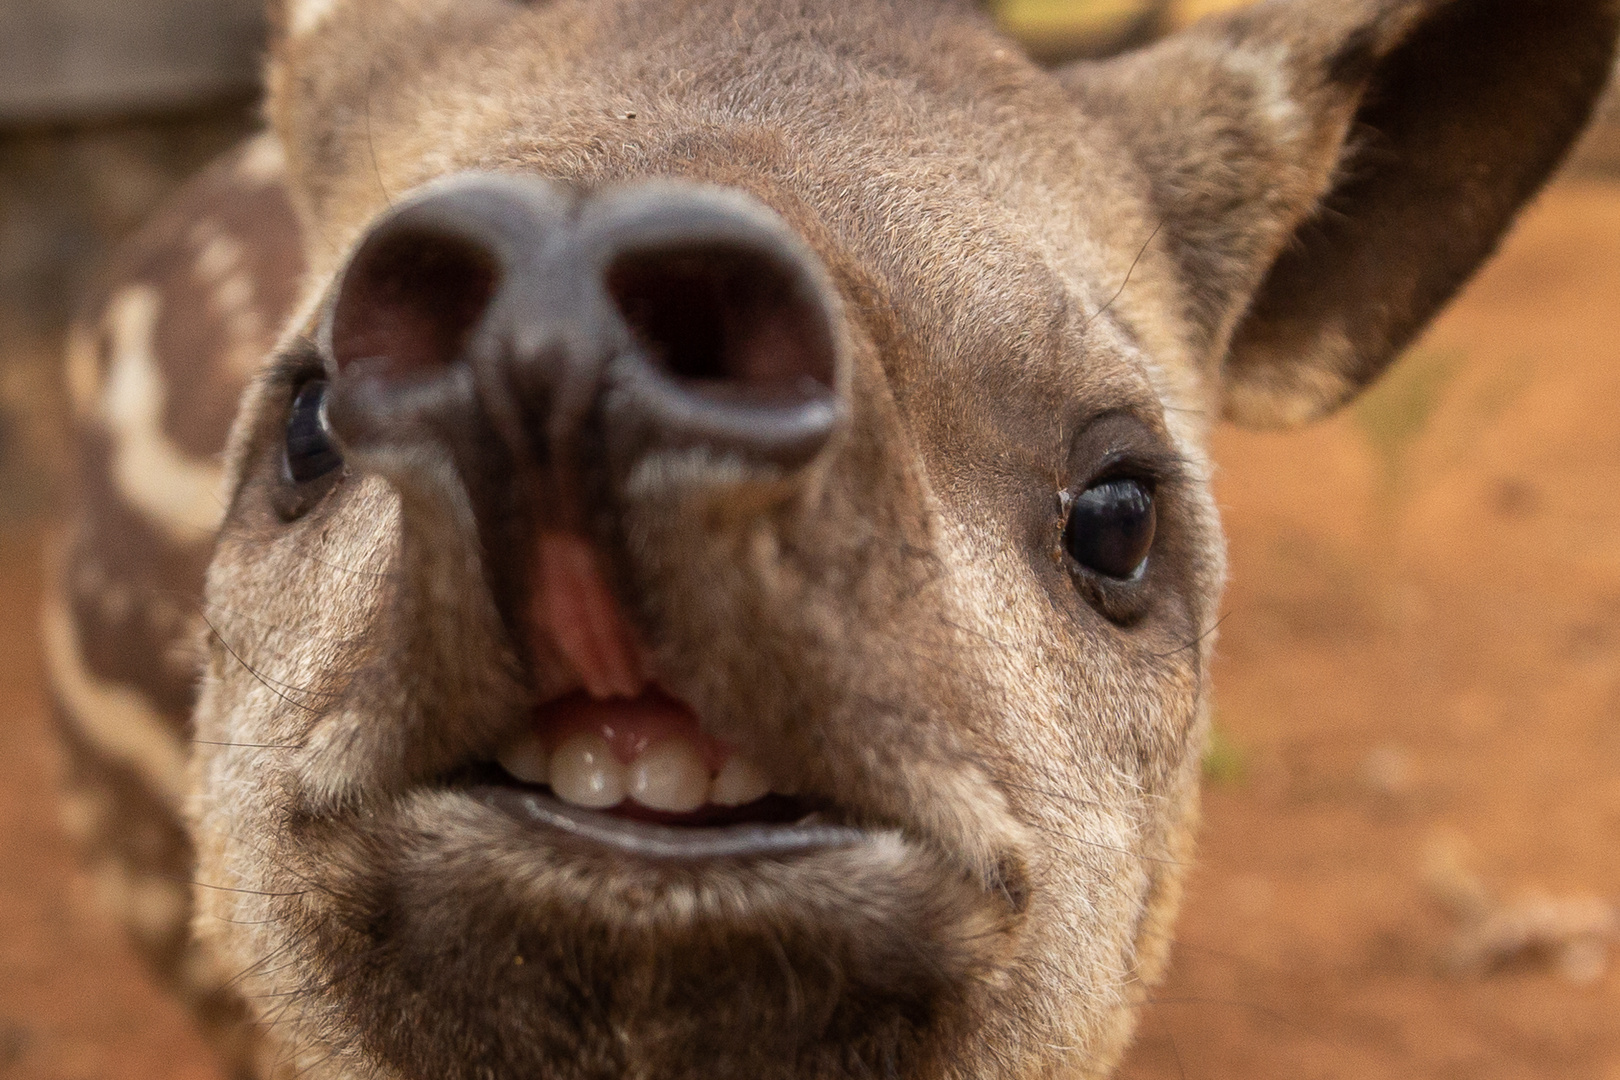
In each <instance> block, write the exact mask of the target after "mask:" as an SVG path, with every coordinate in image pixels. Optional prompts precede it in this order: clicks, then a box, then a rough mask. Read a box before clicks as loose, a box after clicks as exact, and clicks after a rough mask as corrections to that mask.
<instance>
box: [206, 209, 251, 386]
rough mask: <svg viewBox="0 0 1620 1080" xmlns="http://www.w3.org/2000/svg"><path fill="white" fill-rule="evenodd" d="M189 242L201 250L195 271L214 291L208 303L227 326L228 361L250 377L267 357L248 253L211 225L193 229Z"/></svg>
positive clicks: (240, 372)
mask: <svg viewBox="0 0 1620 1080" xmlns="http://www.w3.org/2000/svg"><path fill="white" fill-rule="evenodd" d="M190 241H191V243H192V244H194V245H196V246H197V247H199V248H201V249H202V250H201V251H199V252H198V254H197V261H196V262H195V263H194V264H193V267H192V269H193V271H194V272H195V274H196V276H197V278H198V280H200V281H201V282H202V283H203V284H204V285H205V286H209V287H211V288H212V292H211V293H210V296H209V300H210V302H211V303H212V305H213V308H214V311H215V313H216V314H218V315H219V317H220V319H221V320H222V321H223V322H224V324H225V337H226V340H227V341H228V342H230V345H229V347H228V350H227V361H226V362H227V364H228V365H229V366H230V368H231V369H232V370H234V371H235V372H236V373H237V374H238V375H239V376H240V377H242V378H244V379H247V378H251V377H252V376H253V375H254V373H255V372H257V371H258V369H259V363H260V361H261V360H263V358H264V351H265V345H264V337H265V334H264V317H263V316H262V315H261V314H260V312H259V309H258V291H257V289H256V288H255V287H254V283H253V278H252V277H251V276H250V275H249V273H248V271H247V270H246V269H244V268H243V266H242V263H243V258H244V256H246V254H247V250H246V249H245V248H244V247H243V246H242V243H241V241H239V240H237V239H235V238H234V237H232V236H230V235H228V234H227V233H226V232H225V231H224V230H223V229H221V228H220V227H219V226H218V225H217V224H214V223H212V222H210V223H204V224H199V225H198V226H196V227H195V228H193V229H192V231H191V236H190Z"/></svg>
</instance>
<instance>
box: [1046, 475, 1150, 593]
mask: <svg viewBox="0 0 1620 1080" xmlns="http://www.w3.org/2000/svg"><path fill="white" fill-rule="evenodd" d="M1155 524H1156V515H1155V513H1154V509H1153V492H1152V491H1150V490H1148V487H1147V485H1145V484H1143V483H1142V482H1141V481H1139V480H1128V479H1117V480H1104V481H1103V482H1101V483H1099V484H1093V485H1092V486H1091V487H1089V488H1087V489H1086V490H1084V491H1082V492H1081V493H1080V494H1079V495H1077V496H1075V498H1074V502H1073V503H1071V504H1070V506H1069V520H1068V522H1067V523H1065V525H1064V526H1063V546H1064V548H1065V549H1066V550H1067V551H1068V553H1069V555H1070V556H1071V557H1072V558H1073V559H1074V561H1075V562H1077V563H1079V564H1080V565H1081V566H1084V567H1085V568H1086V569H1088V570H1093V571H1095V572H1096V573H1099V574H1102V575H1103V576H1104V577H1111V578H1119V579H1122V580H1123V579H1128V578H1133V577H1135V576H1137V574H1139V573H1140V572H1141V570H1142V568H1143V566H1145V565H1146V563H1147V557H1148V549H1149V548H1151V547H1152V546H1153V529H1154V526H1155Z"/></svg>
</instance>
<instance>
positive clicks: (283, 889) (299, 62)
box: [45, 0, 1620, 1080]
mask: <svg viewBox="0 0 1620 1080" xmlns="http://www.w3.org/2000/svg"><path fill="white" fill-rule="evenodd" d="M273 14H274V23H275V34H274V43H273V47H272V55H271V60H270V67H269V71H270V88H271V89H270V99H269V105H268V115H269V117H270V120H271V124H272V129H273V130H272V131H271V132H270V133H269V134H266V135H264V136H261V137H260V138H259V139H257V140H255V141H254V142H252V143H250V144H249V145H248V146H246V147H245V148H243V149H242V150H241V151H239V152H238V153H237V154H236V155H234V156H233V157H232V158H231V159H229V160H227V161H225V162H222V163H221V164H219V165H217V166H215V167H214V168H213V169H212V170H210V172H208V173H207V174H205V175H204V176H203V177H201V178H199V179H198V180H197V181H196V182H194V183H193V185H192V186H191V187H190V188H189V189H188V191H187V192H186V193H185V194H184V195H183V196H182V197H181V199H180V201H179V202H178V203H177V204H176V205H175V206H174V207H173V208H171V209H170V210H168V211H167V212H166V213H165V214H164V215H162V216H160V217H159V219H158V220H156V221H155V222H154V223H153V224H152V226H151V227H150V228H149V229H148V230H147V231H146V232H145V233H144V234H143V235H142V236H141V237H139V238H137V240H136V241H135V242H134V243H133V244H132V245H131V246H130V247H129V249H128V250H127V251H126V252H125V253H124V255H123V256H122V257H121V260H120V262H119V263H118V264H117V266H115V268H114V270H113V272H112V274H111V275H110V276H109V278H108V284H107V285H106V287H105V288H104V290H103V291H102V293H101V294H100V295H99V296H98V297H97V298H96V301H95V303H94V304H93V305H92V306H91V308H90V313H89V314H88V315H87V316H86V318H85V319H84V320H83V321H82V322H81V325H80V327H79V329H78V330H77V331H76V332H75V335H74V338H73V341H72V346H71V349H70V355H69V365H68V373H69V379H70V384H71V389H72V391H73V397H74V402H75V408H76V413H77V416H78V418H79V420H80V424H81V432H82V439H81V446H82V463H83V467H82V469H81V474H82V483H81V486H80V502H79V506H80V512H79V515H78V518H77V524H76V528H75V533H74V536H73V539H72V542H71V545H70V548H69V550H68V552H67V553H66V558H65V567H64V573H63V575H62V578H61V589H60V591H59V594H58V597H57V599H56V600H55V601H53V603H52V604H51V606H50V607H49V608H48V610H47V612H46V618H45V630H46V634H47V639H48V641H47V643H48V645H49V649H50V654H51V658H52V665H53V669H52V670H53V677H54V683H55V686H56V690H57V696H58V701H59V714H60V717H61V720H62V730H63V733H64V738H65V740H66V743H67V745H68V747H69V749H70V752H71V753H70V757H71V761H72V774H71V777H70V784H69V794H68V803H67V806H68V811H69V820H70V823H71V824H73V826H74V829H75V831H76V832H77V833H78V834H79V835H80V836H81V837H82V838H83V839H84V841H85V843H86V846H87V848H88V850H89V851H90V853H91V856H92V859H93V861H94V864H95V865H96V866H97V867H99V872H100V874H101V877H102V879H103V880H104V882H105V883H106V884H107V887H108V889H109V891H110V892H111V893H112V894H113V895H114V897H115V899H116V900H117V901H118V902H119V903H120V904H121V906H122V908H123V910H124V911H125V913H126V916H127V921H128V923H129V925H130V928H131V930H132V932H133V933H134V935H135V937H136V940H137V941H138V942H139V943H140V944H141V945H142V946H143V948H144V949H145V950H146V952H147V953H148V955H149V956H150V958H151V959H152V960H153V962H154V964H155V966H156V967H157V968H158V969H159V970H160V971H161V972H162V973H164V974H165V976H166V977H167V978H168V979H169V980H170V982H171V983H172V984H173V985H174V986H175V987H176V988H177V989H179V990H180V991H181V992H182V993H183V994H185V995H186V996H187V997H188V999H189V1000H190V1001H191V1002H192V1004H193V1005H194V1006H195V1007H196V1009H197V1010H198V1013H199V1015H200V1017H201V1018H202V1021H203V1023H204V1024H205V1025H206V1026H207V1027H208V1028H209V1029H210V1030H211V1031H213V1032H214V1033H215V1034H216V1035H217V1037H218V1039H219V1041H220V1045H221V1046H222V1047H223V1048H225V1051H226V1053H227V1054H228V1056H229V1059H230V1060H231V1061H232V1063H233V1064H234V1066H235V1067H236V1068H238V1069H239V1070H241V1071H244V1072H247V1073H253V1074H257V1075H261V1076H272V1075H288V1076H291V1075H309V1076H313V1077H321V1078H332V1080H337V1078H345V1080H347V1078H361V1077H365V1078H372V1077H399V1078H416V1077H424V1078H425V1077H435V1078H439V1077H469V1078H470V1077H502V1078H505V1077H512V1078H516V1077H533V1076H545V1077H558V1078H572V1077H578V1078H607V1077H615V1078H617V1077H657V1078H666V1077H668V1078H674V1077H699V1076H701V1077H706V1078H708V1077H750V1078H767V1077H862V1076H892V1077H919V1078H920V1077H963V1078H965V1077H1057V1076H1098V1075H1106V1074H1107V1073H1109V1072H1110V1071H1111V1070H1112V1068H1113V1066H1114V1065H1115V1063H1116V1062H1117V1061H1118V1059H1119V1057H1120V1055H1121V1054H1122V1053H1123V1050H1124V1048H1125V1047H1126V1045H1127V1044H1128V1041H1129V1038H1130V1034H1131V1030H1132V1022H1133V1015H1134V1009H1135V1006H1136V1005H1137V1004H1138V1003H1139V1002H1141V1001H1142V1000H1143V998H1144V997H1145V995H1146V994H1147V992H1148V990H1149V988H1151V986H1152V985H1153V983H1154V982H1155V980H1157V979H1158V978H1159V976H1160V974H1161V972H1162V969H1163V966H1164V962H1165V959H1166V956H1167V954H1168V950H1169V945H1170V941H1171V937H1172V921H1173V917H1174V914H1175V909H1176V906H1177V902H1178V897H1179V882H1180V878H1181V874H1182V871H1183V869H1184V868H1185V866H1186V863H1187V861H1188V859H1189V858H1190V857H1191V853H1192V846H1193V834H1194V829H1195V825H1196V819H1197V801H1198V800H1197V785H1198V762H1199V758H1200V753H1201V749H1202V746H1203V741H1204V738H1205V733H1206V728H1207V713H1208V701H1209V693H1210V690H1209V686H1208V678H1207V669H1208V662H1209V658H1210V655H1211V649H1212V648H1213V640H1214V631H1215V627H1216V624H1217V622H1218V609H1217V605H1218V600H1219V594H1220V587H1221V582H1222V576H1223V547H1222V541H1221V536H1220V531H1219V524H1218V521H1217V518H1216V514H1215V510H1214V506H1213V502H1212V499H1211V497H1210V492H1209V472H1210V465H1209V462H1208V459H1207V457H1206V454H1205V442H1206V438H1207V435H1208V432H1209V430H1210V428H1211V426H1212V425H1213V424H1214V423H1216V422H1217V421H1218V420H1220V419H1221V418H1222V417H1226V418H1230V419H1233V420H1236V421H1239V422H1244V423H1250V424H1288V423H1296V422H1300V421H1304V420H1307V419H1310V418H1312V417H1315V416H1318V415H1321V414H1323V413H1325V412H1327V411H1329V410H1331V409H1332V408H1334V407H1336V406H1337V405H1339V404H1341V403H1342V402H1343V401H1345V400H1347V399H1348V398H1349V397H1350V396H1351V395H1352V394H1353V393H1354V392H1355V391H1356V390H1357V389H1358V388H1360V387H1361V386H1363V385H1364V384H1366V383H1367V382H1368V381H1369V380H1371V379H1372V378H1373V377H1374V376H1375V375H1376V374H1377V373H1378V371H1379V370H1381V369H1382V367H1383V366H1384V365H1385V364H1387V363H1388V362H1389V360H1390V359H1391V358H1392V357H1393V356H1394V355H1395V354H1396V353H1397V352H1398V351H1399V349H1400V348H1401V347H1402V346H1403V345H1404V344H1405V343H1406V342H1407V341H1409V340H1410V339H1411V337H1412V336H1413V335H1414V334H1415V333H1416V332H1417V331H1418V330H1419V329H1420V328H1421V327H1422V326H1423V325H1424V323H1425V322H1426V321H1427V320H1428V319H1429V318H1430V317H1431V316H1432V315H1433V314H1434V312H1435V311H1436V310H1437V309H1438V308H1439V306H1440V305H1442V304H1443V303H1444V302H1445V301H1446V300H1447V299H1448V298H1449V297H1450V296H1451V295H1452V294H1453V293H1454V292H1455V290H1456V289H1457V288H1458V287H1459V286H1460V284H1461V283H1462V282H1463V281H1464V280H1465V279H1466V277H1467V276H1468V275H1469V274H1470V273H1471V272H1472V271H1473V270H1474V269H1475V268H1476V267H1477V265H1478V264H1479V263H1480V262H1481V261H1482V260H1483V259H1484V258H1485V257H1486V256H1487V255H1488V254H1489V252H1490V251H1491V249H1492V247H1493V246H1494V244H1495V243H1496V242H1497V240H1498V238H1499V237H1500V235H1501V233H1502V231H1503V230H1504V229H1505V228H1506V227H1507V226H1508V224H1509V223H1510V221H1511V219H1512V216H1513V214H1514V213H1515V212H1516V211H1517V209H1518V208H1519V207H1520V206H1521V205H1522V204H1523V202H1524V201H1525V200H1526V199H1527V198H1529V196H1530V195H1531V194H1532V193H1533V192H1534V191H1535V190H1536V188H1537V187H1538V186H1539V185H1540V184H1541V183H1542V182H1543V181H1544V180H1545V179H1546V177H1547V176H1548V175H1549V174H1550V172H1551V170H1552V169H1553V168H1554V167H1555V165H1556V164H1557V162H1558V160H1559V159H1560V157H1561V156H1562V154H1563V153H1564V152H1565V150H1566V149H1567V148H1568V146H1569V145H1570V143H1571V141H1572V140H1573V139H1574V137H1575V135H1576V134H1577V133H1578V132H1579V130H1580V128H1581V126H1582V124H1583V123H1584V122H1585V119H1586V117H1587V115H1588V113H1589V111H1590V108H1591V105H1592V102H1593V100H1594V99H1595V97H1596V96H1597V95H1598V93H1599V91H1600V90H1601V88H1602V85H1603V82H1604V79H1605V76H1606V74H1607V72H1608V70H1609V67H1610V64H1611V62H1612V58H1613V47H1614V38H1615V33H1616V24H1617V20H1620V11H1617V7H1616V5H1615V4H1614V3H1613V2H1611V0H1581V2H1578V0H1548V2H1546V3H1540V4H1523V3H1516V2H1515V3H1509V2H1507V0H1346V2H1343V3H1338V2H1335V3H1321V4H1316V3H1308V2H1302V0H1295V2H1281V0H1276V2H1272V3H1266V4H1262V5H1260V6H1258V7H1256V8H1254V9H1252V10H1250V11H1246V12H1241V13H1238V14H1235V15H1232V16H1228V17H1224V18H1222V19H1219V20H1214V21H1209V22H1206V23H1203V24H1200V25H1199V26H1197V27H1195V28H1193V29H1191V30H1189V31H1186V32H1184V33H1182V34H1178V35H1176V36H1174V37H1171V38H1169V39H1167V40H1166V41H1164V42H1161V43H1159V44H1157V45H1154V46H1151V47H1149V48H1147V49H1144V50H1141V51H1137V52H1132V53H1129V54H1126V55H1124V56H1121V57H1118V58H1115V59H1112V60H1109V61H1107V62H1085V63H1078V64H1075V65H1072V66H1069V67H1066V68H1060V69H1057V70H1046V69H1043V68H1041V67H1038V66H1037V65H1035V64H1034V63H1032V62H1031V61H1030V60H1029V59H1028V58H1027V57H1025V56H1024V55H1023V54H1022V53H1021V52H1020V51H1019V50H1018V48H1017V47H1016V46H1015V45H1014V44H1013V43H1012V42H1010V41H1009V40H1007V39H1005V38H1004V37H1002V36H1001V35H1000V34H999V33H998V32H997V31H996V29H995V27H994V25H993V24H992V22H991V21H990V19H989V18H988V16H986V15H985V14H984V13H983V12H981V11H979V10H978V9H977V8H976V7H974V6H973V5H971V4H969V3H966V2H959V0H907V2H899V0H876V2H868V3H856V2H854V0H679V2H671V0H657V2H652V0H598V2H594V3H583V2H573V0H553V2H550V3H513V2H506V0H474V2H466V0H455V2H452V0H416V2H406V0H302V2H297V0H290V2H288V3H287V4H286V5H285V6H281V7H277V8H276V9H275V10H274V13H273ZM244 388H245V389H244ZM227 431H228V432H229V435H228V437H227ZM221 451H223V454H224V458H223V460H224V466H223V470H222V471H221V469H220V468H219V467H218V466H217V464H216V460H217V459H216V455H217V454H219V453H221ZM199 594H200V596H201V600H200V602H197V601H195V599H194V598H195V597H196V596H198V595H199ZM188 882H189V883H190V884H189V885H187V884H186V883H188Z"/></svg>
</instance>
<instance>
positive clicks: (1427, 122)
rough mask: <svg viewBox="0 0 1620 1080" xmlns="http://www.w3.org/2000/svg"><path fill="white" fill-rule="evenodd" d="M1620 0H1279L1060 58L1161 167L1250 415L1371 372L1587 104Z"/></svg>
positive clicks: (1542, 173) (1196, 307)
mask: <svg viewBox="0 0 1620 1080" xmlns="http://www.w3.org/2000/svg"><path fill="white" fill-rule="evenodd" d="M1617 23H1620V0H1272V2H1269V3H1263V4H1260V5H1258V6H1256V7H1254V8H1251V9H1247V10H1245V11H1241V12H1239V13H1237V14H1235V15H1231V16H1227V17H1225V18H1222V19H1218V20H1212V21H1208V22H1205V23H1201V24H1199V25H1197V26H1195V27H1193V28H1191V29H1190V30H1187V31H1185V32H1183V33H1181V34H1178V35H1176V36H1174V37H1171V38H1168V39H1166V40H1165V41H1163V42H1160V43H1159V44H1158V45H1155V46H1153V47H1152V48H1149V49H1145V50H1143V51H1141V52H1137V53H1132V54H1128V55H1126V56H1123V57H1119V58H1117V59H1114V60H1111V61H1108V62H1107V63H1103V64H1085V65H1077V66H1075V67H1073V68H1070V69H1068V70H1067V71H1065V72H1062V73H1061V77H1062V78H1063V79H1064V80H1065V81H1066V82H1067V84H1068V85H1069V86H1070V87H1071V89H1072V90H1073V92H1074V93H1075V94H1076V95H1077V96H1079V97H1080V98H1081V103H1082V104H1083V106H1084V107H1085V108H1086V109H1087V111H1088V112H1090V113H1092V114H1094V115H1096V116H1098V117H1099V118H1101V119H1102V120H1103V121H1104V122H1105V123H1109V124H1111V125H1112V126H1113V127H1115V128H1116V129H1117V132H1118V134H1119V136H1120V137H1121V138H1122V139H1124V140H1125V142H1126V143H1127V144H1128V145H1129V146H1130V147H1131V149H1132V150H1133V151H1134V152H1135V155H1136V157H1137V159H1138V161H1139V163H1140V164H1141V166H1142V167H1143V168H1144V170H1145V171H1146V173H1147V175H1148V178H1149V180H1150V182H1151V185H1152V190H1153V198H1154V199H1155V201H1156V203H1157V207H1156V209H1157V211H1158V212H1159V213H1161V214H1162V215H1164V226H1163V230H1162V231H1163V234H1164V236H1166V237H1167V238H1168V243H1169V244H1170V246H1171V248H1172V250H1173V253H1174V256H1175V259H1176V262H1177V264H1178V265H1179V269H1180V271H1181V274H1182V277H1183V280H1184V283H1185V287H1186V295H1187V297H1188V307H1189V310H1188V312H1187V315H1188V317H1189V320H1190V322H1191V324H1192V326H1193V328H1194V332H1195V333H1196V334H1197V335H1198V336H1199V339H1200V340H1199V342H1198V344H1199V345H1200V346H1201V347H1204V348H1205V349H1206V350H1207V355H1208V356H1209V357H1210V359H1211V362H1212V363H1214V364H1218V365H1219V368H1220V383H1221V386H1222V387H1223V390H1224V395H1225V398H1224V411H1225V413H1226V415H1227V416H1228V417H1229V418H1230V419H1233V420H1236V421H1238V422H1240V423H1245V424H1251V425H1284V424H1292V423H1297V422H1301V421H1305V420H1309V419H1312V418H1314V417H1317V416H1320V415H1322V414H1324V413H1326V412H1328V411H1330V410H1332V409H1333V408H1335V407H1336V406H1338V405H1340V404H1342V403H1343V402H1345V401H1346V400H1347V399H1349V398H1350V397H1351V396H1352V395H1353V394H1354V393H1355V392H1356V391H1357V390H1359V389H1360V388H1361V387H1362V386H1364V385H1366V384H1367V383H1368V382H1369V381H1371V380H1372V379H1373V378H1374V377H1376V376H1377V375H1378V373H1379V372H1380V371H1382V370H1383V368H1384V367H1385V366H1386V365H1387V364H1388V363H1389V362H1390V360H1391V359H1392V358H1393V357H1394V356H1395V355H1396V354H1397V353H1398V352H1399V350H1400V349H1401V348H1402V347H1403V346H1404V345H1406V343H1407V342H1409V341H1410V340H1411V339H1412V337H1413V336H1414V335H1415V334H1416V333H1417V332H1418V331H1419V330H1420V329H1421V328H1422V327H1423V325H1424V324H1425V323H1426V322H1427V321H1428V320H1429V319H1430V318H1431V317H1432V316H1433V315H1434V314H1435V312H1436V311H1437V310H1438V309H1439V308H1440V306H1441V305H1443V304H1444V303H1445V302H1446V301H1447V300H1448V299H1450V297H1451V296H1452V295H1453V294H1454V293H1455V292H1456V291H1457V289H1458V288H1459V287H1460V286H1461V285H1462V283H1463V282H1464V281H1465V280H1466V279H1467V277H1468V276H1469V275H1470V274H1471V273H1472V272H1473V271H1474V270H1475V269H1476V268H1477V267H1478V266H1479V264H1480V263H1481V262H1482V261H1483V260H1484V259H1485V258H1486V257H1487V256H1488V255H1489V254H1490V253H1491V251H1492V250H1493V248H1494V247H1495V245H1496V243H1497V241H1498V240H1499V239H1500V237H1501V235H1502V233H1503V231H1504V230H1505V229H1506V228H1507V226H1508V224H1509V223H1510V222H1511V221H1512V219H1513V216H1514V214H1515V213H1516V212H1517V211H1518V209H1519V207H1520V206H1522V205H1523V203H1524V202H1525V200H1526V199H1528V198H1529V197H1530V196H1531V195H1532V194H1533V193H1534V192H1535V191H1536V189H1537V188H1538V187H1539V186H1540V185H1541V183H1542V182H1543V181H1544V180H1545V179H1546V178H1547V176H1548V175H1549V174H1550V173H1551V172H1552V170H1553V168H1554V167H1555V166H1556V165H1557V163H1558V162H1559V160H1560V159H1561V158H1562V156H1563V154H1564V152H1565V151H1566V150H1567V149H1568V148H1569V146H1570V145H1571V143H1572V142H1573V141H1574V139H1575V137H1576V135H1577V134H1578V133H1579V131H1580V129H1581V127H1582V126H1583V124H1584V123H1585V121H1586V119H1587V117H1588V115H1589V113H1590V111H1591V108H1592V105H1593V102H1594V101H1595V99H1596V98H1597V97H1598V95H1599V93H1600V92H1601V90H1602V88H1603V85H1604V83H1605V81H1606V77H1607V75H1608V73H1609V70H1610V65H1611V63H1612V61H1613V57H1614V41H1615V35H1616V29H1617Z"/></svg>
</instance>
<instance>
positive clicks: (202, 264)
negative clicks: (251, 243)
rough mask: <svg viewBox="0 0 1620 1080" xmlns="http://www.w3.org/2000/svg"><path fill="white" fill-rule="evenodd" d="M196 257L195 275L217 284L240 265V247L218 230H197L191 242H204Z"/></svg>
mask: <svg viewBox="0 0 1620 1080" xmlns="http://www.w3.org/2000/svg"><path fill="white" fill-rule="evenodd" d="M204 238H206V240H205V242H204V243H203V244H202V251H201V252H199V253H198V255H197V275H198V276H199V277H201V278H202V279H203V280H204V281H208V282H217V281H219V280H221V279H222V278H224V277H225V276H226V275H227V274H230V273H232V272H233V271H235V270H236V268H237V267H238V266H241V265H242V254H243V251H242V245H241V244H240V243H238V242H237V241H236V240H234V239H232V238H231V237H229V236H227V235H225V233H224V232H223V231H221V230H220V229H218V228H199V229H196V230H194V231H193V233H192V239H193V242H195V241H198V240H204Z"/></svg>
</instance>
